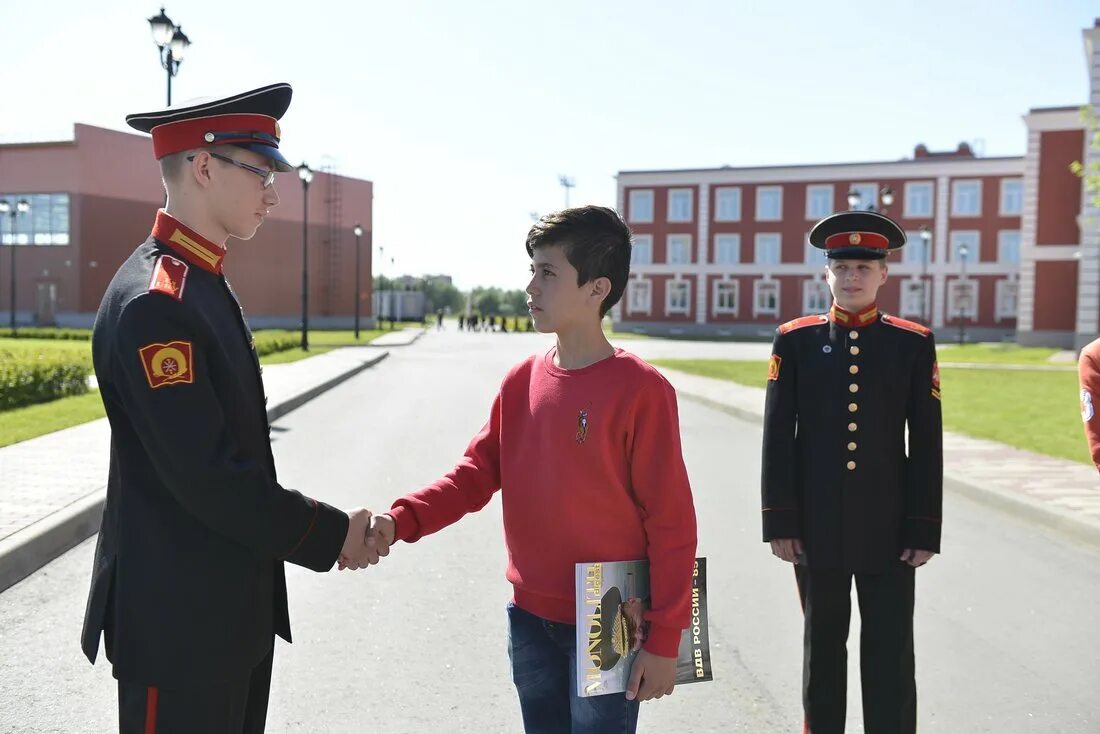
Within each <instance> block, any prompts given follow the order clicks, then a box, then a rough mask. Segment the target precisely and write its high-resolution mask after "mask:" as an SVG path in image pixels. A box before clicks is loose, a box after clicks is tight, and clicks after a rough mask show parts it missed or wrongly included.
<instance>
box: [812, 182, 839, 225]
mask: <svg viewBox="0 0 1100 734" xmlns="http://www.w3.org/2000/svg"><path fill="white" fill-rule="evenodd" d="M822 191H824V192H826V197H827V198H828V205H827V206H826V207H825V213H824V214H815V213H814V211H813V210H812V208H811V207H810V203H811V202H812V201H813V199H814V192H818V193H821V192H822ZM835 197H836V188H835V187H834V186H833V185H832V184H811V185H809V186H807V187H806V220H807V221H809V222H816V221H818V220H819V219H824V218H825V217H827V216H829V215H830V214H832V213H833V207H834V206H835V204H834V202H835V201H836V198H835Z"/></svg>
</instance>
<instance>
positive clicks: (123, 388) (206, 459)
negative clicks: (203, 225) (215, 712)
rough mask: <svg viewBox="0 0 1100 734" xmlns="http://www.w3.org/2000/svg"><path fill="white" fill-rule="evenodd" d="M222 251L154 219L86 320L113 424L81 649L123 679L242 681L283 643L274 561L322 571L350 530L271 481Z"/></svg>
mask: <svg viewBox="0 0 1100 734" xmlns="http://www.w3.org/2000/svg"><path fill="white" fill-rule="evenodd" d="M223 256H224V250H223V249H222V248H220V247H218V246H217V245H216V244H213V243H211V242H209V241H208V240H204V239H203V238H202V237H201V236H199V235H198V234H196V233H195V232H193V231H191V230H189V229H188V228H187V227H185V226H183V225H182V224H180V223H178V222H177V221H176V220H175V219H173V218H171V217H169V216H168V215H167V214H165V213H164V212H163V211H161V212H160V213H159V214H158V217H157V225H156V227H155V228H154V230H153V236H151V237H150V238H149V239H148V240H146V241H145V243H144V244H142V245H141V246H139V247H138V248H137V250H136V251H135V252H134V253H133V254H132V255H131V256H130V257H129V259H127V260H126V262H125V263H123V265H122V267H121V268H119V270H118V272H117V273H116V274H115V276H114V279H113V280H112V281H111V284H110V285H109V286H108V288H107V292H106V294H105V295H104V297H103V303H102V304H101V306H100V308H99V313H98V315H97V316H96V322H95V328H94V331H93V335H92V351H93V360H94V364H95V373H96V377H97V379H98V381H99V389H100V392H101V395H102V398H103V404H104V406H105V407H106V412H107V418H108V420H109V421H110V424H111V464H110V474H109V479H108V485H107V502H106V506H105V508H104V512H103V521H102V526H101V528H100V533H99V541H98V543H97V545H96V553H95V562H94V566H93V569H92V581H91V590H90V592H89V595H88V605H87V609H86V612H85V617H84V631H83V636H82V647H83V649H84V653H85V654H86V655H87V656H88V659H89V660H91V661H92V662H93V663H94V662H95V658H96V654H97V652H98V649H99V634H100V630H103V632H104V636H105V640H106V649H107V657H108V658H109V659H110V660H111V662H112V663H113V664H114V674H115V677H117V678H119V679H120V680H126V681H130V682H136V683H141V684H145V685H159V686H165V687H172V686H181V685H189V684H193V683H195V682H205V681H211V682H214V681H219V680H225V679H228V678H232V677H237V676H240V675H241V674H244V673H247V672H248V671H249V670H251V668H253V667H254V666H255V665H256V664H258V663H259V662H260V661H261V659H262V658H263V657H264V656H265V655H266V654H267V653H268V652H269V651H270V649H271V645H272V643H273V634H278V635H280V636H281V637H283V638H284V639H286V640H287V641H290V620H289V615H288V611H287V600H286V582H285V580H284V575H283V561H284V560H286V561H290V562H291V563H296V564H299V565H302V566H305V567H307V568H310V569H313V570H315V571H325V570H327V569H329V568H330V567H331V566H332V565H333V563H334V562H335V560H336V558H337V556H338V554H339V552H340V549H341V546H342V545H343V542H344V538H345V536H346V534H347V527H348V518H347V515H345V514H344V513H343V512H341V511H340V510H337V509H335V508H332V507H329V506H327V505H325V504H323V503H320V502H317V501H315V500H313V499H310V498H308V497H304V496H303V495H301V494H299V493H298V492H295V491H292V490H288V489H284V488H283V487H281V486H280V485H279V484H278V482H277V481H276V477H275V463H274V459H273V458H272V454H271V445H270V441H269V435H268V434H269V431H270V427H269V425H268V422H267V412H266V407H265V402H266V401H265V397H264V389H263V382H262V380H261V378H260V366H259V361H258V357H257V356H256V352H255V350H254V348H253V346H252V338H251V334H250V332H249V330H248V326H247V325H246V324H245V321H244V315H243V313H242V311H241V308H240V305H239V304H238V303H237V300H236V297H235V296H234V295H233V293H232V291H231V290H230V288H229V285H228V283H227V282H226V280H225V278H224V276H223V275H222V274H221V258H222V257H223Z"/></svg>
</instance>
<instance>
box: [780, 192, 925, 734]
mask: <svg viewBox="0 0 1100 734" xmlns="http://www.w3.org/2000/svg"><path fill="white" fill-rule="evenodd" d="M810 243H811V244H812V245H813V246H815V247H818V248H820V249H823V250H825V252H826V254H827V256H828V258H829V265H828V267H827V277H828V280H829V287H830V289H831V291H832V294H833V298H834V302H833V305H832V308H830V310H829V312H828V313H825V314H820V315H813V316H804V317H802V318H797V319H794V320H792V321H788V322H787V323H785V324H783V325H781V326H780V327H779V328H778V329H777V331H776V335H775V341H774V346H773V348H772V356H771V359H770V361H769V364H768V387H767V399H766V405H765V414H764V441H763V461H762V466H763V476H762V510H763V529H764V540H765V541H766V542H771V544H772V549H773V552H774V553H775V554H776V555H777V556H779V557H780V558H783V559H784V560H787V561H791V562H794V564H795V565H794V568H795V577H796V581H797V583H798V591H799V597H800V599H801V601H802V608H803V613H804V620H805V630H804V640H805V653H804V659H803V710H804V713H805V725H806V731H809V732H812V733H813V734H839V733H840V732H843V731H844V720H845V701H846V696H847V693H846V683H847V680H848V674H847V656H846V652H845V646H846V640H847V636H848V627H849V617H850V611H851V583H852V578H853V577H854V578H855V583H856V590H857V592H858V596H859V605H860V617H861V620H862V629H861V637H862V644H861V650H862V659H861V666H862V668H863V675H862V681H863V703H864V711H863V714H864V726H865V730H866V731H867V733H868V734H913V732H915V731H916V682H915V671H914V659H913V599H914V570H915V568H916V567H917V566H919V565H923V563H925V562H926V561H927V559H928V558H929V557H931V555H932V554H933V553H938V552H939V549H940V525H941V520H940V518H941V505H942V493H943V489H942V482H943V452H942V424H941V413H940V385H939V372H938V369H937V366H936V348H935V341H934V338H933V335H932V331H931V330H930V329H929V328H927V327H926V326H923V325H922V324H918V323H914V322H911V321H905V320H903V319H899V318H896V317H894V316H890V315H887V314H884V313H881V312H880V311H879V309H878V305H877V301H876V298H877V293H878V290H879V288H880V287H881V286H882V284H883V283H885V282H886V276H887V271H886V267H885V262H883V260H884V258H885V257H886V256H887V254H888V253H889V252H891V251H893V250H897V249H898V248H900V247H902V246H903V245H904V244H905V234H904V232H902V230H901V228H900V227H898V225H897V224H896V223H895V222H894V221H892V220H891V219H889V218H888V217H885V216H883V215H881V214H878V213H875V212H841V213H839V214H834V215H832V216H829V217H826V218H825V219H823V220H821V221H820V222H818V223H817V224H816V225H815V226H814V227H813V229H812V230H811V232H810ZM907 427H908V451H907V450H906V446H907V443H906V428H907Z"/></svg>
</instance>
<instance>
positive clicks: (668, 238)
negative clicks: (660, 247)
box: [665, 232, 692, 265]
mask: <svg viewBox="0 0 1100 734" xmlns="http://www.w3.org/2000/svg"><path fill="white" fill-rule="evenodd" d="M674 241H675V242H681V243H683V245H684V248H683V251H684V256H685V257H686V258H687V259H686V260H677V261H673V259H672V243H673V242H674ZM691 248H692V237H691V235H689V234H684V233H683V232H677V233H675V234H670V235H665V262H666V263H667V264H669V265H691V255H692V252H691Z"/></svg>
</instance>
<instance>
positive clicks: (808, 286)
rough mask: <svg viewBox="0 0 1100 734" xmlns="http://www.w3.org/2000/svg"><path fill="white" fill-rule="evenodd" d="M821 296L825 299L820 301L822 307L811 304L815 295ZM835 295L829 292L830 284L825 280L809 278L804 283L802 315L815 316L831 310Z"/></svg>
mask: <svg viewBox="0 0 1100 734" xmlns="http://www.w3.org/2000/svg"><path fill="white" fill-rule="evenodd" d="M823 286H824V287H823ZM815 293H816V294H818V295H820V297H821V298H822V299H823V300H822V301H820V303H821V305H820V306H815V305H812V304H811V303H810V299H811V297H812V296H813V295H814V294H815ZM832 300H833V294H832V293H831V292H830V291H829V284H828V282H826V281H824V280H819V279H817V278H807V279H806V280H804V281H802V313H803V314H815V313H824V312H825V311H828V310H829V306H830V305H831V304H832Z"/></svg>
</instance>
